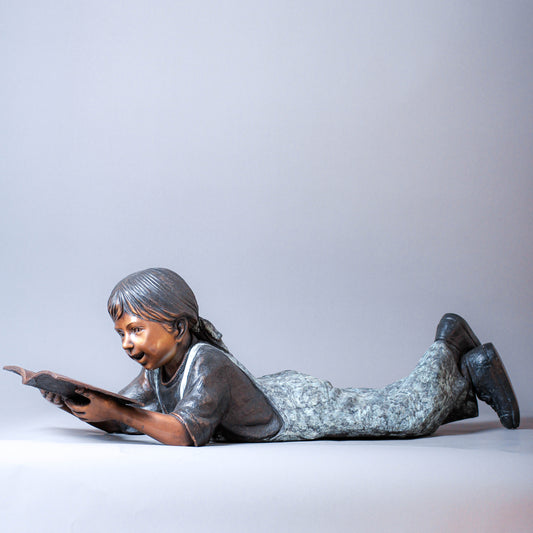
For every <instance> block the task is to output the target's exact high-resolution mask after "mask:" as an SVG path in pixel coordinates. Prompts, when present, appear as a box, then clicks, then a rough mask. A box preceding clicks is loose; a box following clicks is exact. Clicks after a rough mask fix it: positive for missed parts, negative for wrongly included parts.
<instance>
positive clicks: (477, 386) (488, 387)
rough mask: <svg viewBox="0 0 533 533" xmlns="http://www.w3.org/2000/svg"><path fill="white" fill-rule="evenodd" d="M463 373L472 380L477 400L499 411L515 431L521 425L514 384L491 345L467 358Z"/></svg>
mask: <svg viewBox="0 0 533 533" xmlns="http://www.w3.org/2000/svg"><path fill="white" fill-rule="evenodd" d="M461 372H462V373H463V375H464V376H465V377H466V376H469V377H470V379H471V380H472V386H473V388H474V392H475V393H476V396H477V397H478V398H479V399H480V400H483V401H484V402H486V403H488V404H489V405H490V406H491V407H492V408H493V409H494V410H495V411H496V413H497V414H498V417H499V418H500V422H501V423H502V425H503V426H504V427H506V428H508V429H514V428H517V427H518V426H519V425H520V409H519V408H518V401H517V399H516V396H515V393H514V391H513V387H512V385H511V380H510V379H509V376H508V375H507V372H506V371H505V367H504V366H503V362H502V360H501V358H500V355H499V354H498V352H497V351H496V348H495V347H494V346H493V345H492V344H490V343H489V344H483V345H482V346H478V347H476V348H474V349H473V350H470V351H469V352H468V353H467V354H465V355H464V356H463V358H462V360H461Z"/></svg>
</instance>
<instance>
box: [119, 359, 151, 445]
mask: <svg viewBox="0 0 533 533" xmlns="http://www.w3.org/2000/svg"><path fill="white" fill-rule="evenodd" d="M119 394H122V396H126V397H127V398H132V399H134V400H138V401H139V402H141V403H143V404H144V409H149V410H150V411H156V405H157V402H156V397H155V394H154V391H153V389H152V386H151V385H150V382H149V381H148V378H147V377H146V370H145V369H144V368H143V369H142V370H141V372H140V373H139V375H138V376H137V377H136V378H135V379H134V380H133V381H132V382H131V383H129V384H128V385H126V386H125V387H124V388H123V389H121V390H120V391H119ZM117 424H118V425H119V426H120V432H121V433H129V434H131V435H141V432H140V431H137V430H136V429H134V428H132V427H130V426H127V425H126V424H122V423H120V422H117Z"/></svg>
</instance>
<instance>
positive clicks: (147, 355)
mask: <svg viewBox="0 0 533 533" xmlns="http://www.w3.org/2000/svg"><path fill="white" fill-rule="evenodd" d="M115 331H116V332H117V333H118V334H119V335H120V337H121V339H122V348H124V350H125V351H126V352H127V354H128V355H129V356H130V357H131V358H132V359H133V360H135V361H137V362H138V363H139V364H140V365H142V366H143V367H144V368H146V369H148V370H153V369H155V368H160V367H162V366H164V365H166V364H167V363H169V362H170V361H172V359H173V358H174V357H175V356H176V354H177V352H178V343H179V340H178V336H179V333H178V332H177V331H171V330H170V328H168V327H167V326H165V325H163V324H160V323H159V322H153V321H152V320H145V319H143V318H139V317H137V316H134V315H128V314H127V313H123V314H122V316H121V317H120V318H119V319H118V320H117V321H116V322H115Z"/></svg>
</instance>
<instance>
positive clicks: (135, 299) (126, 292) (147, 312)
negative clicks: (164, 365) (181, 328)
mask: <svg viewBox="0 0 533 533" xmlns="http://www.w3.org/2000/svg"><path fill="white" fill-rule="evenodd" d="M107 311H108V313H109V315H110V316H111V318H112V319H113V321H114V322H116V321H117V320H119V319H120V317H121V316H122V315H123V314H124V313H128V314H130V315H134V316H137V317H139V318H143V319H145V320H152V321H154V322H159V323H160V324H165V325H166V326H169V327H170V328H172V329H176V328H177V325H178V322H179V321H180V320H182V319H184V318H185V319H186V320H187V322H188V325H189V328H190V329H191V331H192V332H193V333H194V334H195V335H196V337H197V338H198V339H199V340H200V341H204V342H207V343H209V344H212V345H213V346H216V347H217V348H220V349H222V350H224V351H226V352H228V349H227V347H226V345H225V344H224V343H223V342H222V334H221V333H220V332H219V331H218V330H217V329H216V328H215V326H213V324H211V322H209V320H206V319H204V318H201V317H200V315H199V314H198V302H197V301H196V297H195V296H194V293H193V292H192V289H191V288H190V287H189V285H187V283H186V282H185V280H184V279H183V278H182V277H181V276H178V274H176V273H175V272H173V271H172V270H169V269H168V268H147V269H146V270H140V271H139V272H134V273H133V274H130V275H129V276H126V277H125V278H124V279H122V280H121V281H119V282H118V283H117V284H116V285H115V288H114V289H113V290H112V291H111V294H110V296H109V299H108V301H107Z"/></svg>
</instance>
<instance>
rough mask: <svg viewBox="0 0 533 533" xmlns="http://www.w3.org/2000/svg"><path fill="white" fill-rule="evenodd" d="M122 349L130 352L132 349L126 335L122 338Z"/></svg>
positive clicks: (131, 344) (128, 337)
mask: <svg viewBox="0 0 533 533" xmlns="http://www.w3.org/2000/svg"><path fill="white" fill-rule="evenodd" d="M122 348H124V350H131V349H132V348H133V343H132V342H131V339H130V336H129V335H127V334H126V335H124V337H122Z"/></svg>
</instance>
